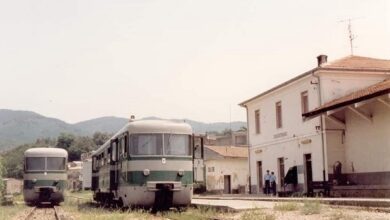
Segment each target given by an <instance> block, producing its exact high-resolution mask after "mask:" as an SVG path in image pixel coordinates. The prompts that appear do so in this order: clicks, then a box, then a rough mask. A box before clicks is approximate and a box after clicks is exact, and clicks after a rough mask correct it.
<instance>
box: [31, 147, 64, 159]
mask: <svg viewBox="0 0 390 220" xmlns="http://www.w3.org/2000/svg"><path fill="white" fill-rule="evenodd" d="M24 156H25V157H68V152H67V151H66V150H64V149H61V148H54V147H50V148H49V147H41V148H30V149H28V150H26V151H25V152H24Z"/></svg>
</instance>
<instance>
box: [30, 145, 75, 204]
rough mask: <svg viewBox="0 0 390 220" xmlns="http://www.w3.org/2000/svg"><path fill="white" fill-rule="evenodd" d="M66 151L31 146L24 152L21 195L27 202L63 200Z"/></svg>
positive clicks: (65, 178)
mask: <svg viewBox="0 0 390 220" xmlns="http://www.w3.org/2000/svg"><path fill="white" fill-rule="evenodd" d="M67 161H68V152H67V151H66V150H64V149H60V148H31V149H28V150H26V151H25V152H24V174H23V179H24V183H23V197H24V201H25V202H26V203H27V204H40V203H42V202H50V203H52V204H59V203H60V202H63V201H64V191H65V189H66V188H67V180H68V174H67V172H66V165H67Z"/></svg>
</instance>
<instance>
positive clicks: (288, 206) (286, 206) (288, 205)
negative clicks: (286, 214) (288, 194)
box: [274, 202, 299, 211]
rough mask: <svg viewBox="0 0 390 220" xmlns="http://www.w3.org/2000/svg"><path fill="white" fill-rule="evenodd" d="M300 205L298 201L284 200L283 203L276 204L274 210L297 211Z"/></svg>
mask: <svg viewBox="0 0 390 220" xmlns="http://www.w3.org/2000/svg"><path fill="white" fill-rule="evenodd" d="M298 208H299V205H298V203H294V202H282V203H277V204H275V206H274V210H276V211H295V210H298Z"/></svg>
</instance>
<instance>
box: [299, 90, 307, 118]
mask: <svg viewBox="0 0 390 220" xmlns="http://www.w3.org/2000/svg"><path fill="white" fill-rule="evenodd" d="M301 106H302V114H304V113H306V112H308V111H309V95H308V92H307V91H304V92H302V93H301Z"/></svg>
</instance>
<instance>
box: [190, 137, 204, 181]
mask: <svg viewBox="0 0 390 220" xmlns="http://www.w3.org/2000/svg"><path fill="white" fill-rule="evenodd" d="M192 160H193V163H192V164H193V180H194V182H196V183H205V166H204V143H203V137H202V136H195V135H193V136H192Z"/></svg>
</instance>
